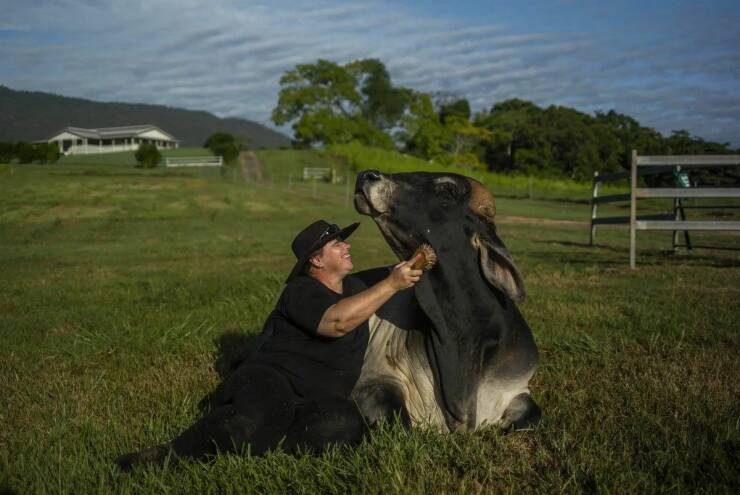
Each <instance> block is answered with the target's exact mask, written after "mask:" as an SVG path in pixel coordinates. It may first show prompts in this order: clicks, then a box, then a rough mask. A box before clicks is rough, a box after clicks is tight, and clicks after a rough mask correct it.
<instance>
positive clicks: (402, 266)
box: [388, 254, 423, 290]
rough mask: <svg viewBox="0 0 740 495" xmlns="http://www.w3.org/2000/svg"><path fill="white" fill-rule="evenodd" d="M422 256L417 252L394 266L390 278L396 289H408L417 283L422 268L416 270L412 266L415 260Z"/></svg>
mask: <svg viewBox="0 0 740 495" xmlns="http://www.w3.org/2000/svg"><path fill="white" fill-rule="evenodd" d="M419 256H421V255H420V254H417V255H416V256H414V257H413V258H411V259H410V260H408V261H402V262H400V263H399V264H397V265H396V266H394V267H393V271H392V272H391V274H390V275H388V280H389V281H390V283H391V285H392V286H393V288H394V289H396V290H401V289H408V288H409V287H413V286H414V285H416V282H418V281H419V279H421V274H422V273H423V272H422V271H421V270H414V269H413V268H412V266H413V265H414V262H415V261H416V260H417V258H419Z"/></svg>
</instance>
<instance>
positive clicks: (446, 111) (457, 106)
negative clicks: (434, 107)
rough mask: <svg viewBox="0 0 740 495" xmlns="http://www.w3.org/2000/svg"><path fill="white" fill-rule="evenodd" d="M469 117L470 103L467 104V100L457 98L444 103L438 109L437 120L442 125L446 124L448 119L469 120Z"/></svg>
mask: <svg viewBox="0 0 740 495" xmlns="http://www.w3.org/2000/svg"><path fill="white" fill-rule="evenodd" d="M470 115H471V112H470V102H468V100H467V98H458V99H454V100H452V101H448V102H444V103H441V104H440V107H439V119H440V120H441V121H442V123H443V124H446V123H447V119H448V118H449V117H456V118H460V119H464V120H469V119H470Z"/></svg>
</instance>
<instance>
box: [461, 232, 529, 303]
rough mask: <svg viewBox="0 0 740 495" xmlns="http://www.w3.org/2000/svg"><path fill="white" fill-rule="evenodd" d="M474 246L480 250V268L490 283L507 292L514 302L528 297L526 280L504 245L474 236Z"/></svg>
mask: <svg viewBox="0 0 740 495" xmlns="http://www.w3.org/2000/svg"><path fill="white" fill-rule="evenodd" d="M472 243H473V246H474V247H475V248H476V249H477V250H478V257H479V261H480V268H481V271H482V272H483V275H484V276H485V278H486V280H488V283H490V284H491V285H492V286H493V287H495V288H497V289H499V290H501V291H503V292H505V293H506V294H508V296H509V297H510V298H511V299H512V300H514V301H523V300H524V298H525V297H526V295H527V292H526V290H525V289H524V279H522V275H521V274H520V273H519V270H518V269H517V267H516V265H515V264H514V261H513V260H512V259H511V255H509V251H508V250H507V249H506V248H505V247H504V246H503V245H497V244H498V243H495V242H490V241H488V240H485V239H483V238H481V237H480V236H479V235H478V234H474V235H473V239H472Z"/></svg>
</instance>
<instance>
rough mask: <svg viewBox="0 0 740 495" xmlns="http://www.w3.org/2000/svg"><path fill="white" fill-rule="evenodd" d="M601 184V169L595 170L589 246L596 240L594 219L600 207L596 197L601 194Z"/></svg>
mask: <svg viewBox="0 0 740 495" xmlns="http://www.w3.org/2000/svg"><path fill="white" fill-rule="evenodd" d="M599 184H600V182H599V171H598V170H596V171H594V179H593V185H592V189H591V235H590V236H589V239H588V245H589V246H593V245H594V240H595V239H596V225H595V224H594V220H596V210H597V208H598V203H597V202H596V198H597V197H598V196H599Z"/></svg>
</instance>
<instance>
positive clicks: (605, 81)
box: [0, 0, 740, 145]
mask: <svg viewBox="0 0 740 495" xmlns="http://www.w3.org/2000/svg"><path fill="white" fill-rule="evenodd" d="M9 3H10V5H8V6H7V7H6V8H5V9H4V10H5V11H6V12H7V11H12V12H13V13H14V15H13V17H12V18H6V19H4V20H3V21H0V82H1V83H2V84H6V85H8V86H10V87H13V88H17V89H35V90H41V91H51V92H55V93H60V94H66V95H70V96H78V97H88V98H94V99H102V100H117V101H132V102H148V103H164V104H167V105H170V106H176V107H185V108H194V109H202V110H208V111H212V112H214V113H217V114H219V115H221V116H239V117H245V118H249V119H252V120H257V121H260V122H263V123H267V124H269V116H270V112H271V109H272V107H273V106H274V104H275V102H276V101H277V93H278V91H279V86H278V81H279V78H280V76H281V75H282V74H283V72H284V71H286V70H288V69H291V68H292V67H294V66H295V65H296V64H298V63H310V62H313V61H315V60H316V59H317V58H327V59H330V60H334V61H337V62H346V61H349V60H353V59H360V58H366V57H377V58H380V59H381V60H382V61H383V62H384V63H385V64H386V66H387V67H388V68H389V70H390V72H391V75H392V76H393V78H394V81H395V82H396V83H398V84H402V85H406V86H410V87H413V88H414V89H419V90H424V91H436V90H445V91H449V92H453V93H455V94H459V95H461V96H466V97H468V98H469V100H470V101H471V103H472V104H473V105H474V107H476V109H482V108H488V107H490V106H491V105H492V104H493V103H495V102H496V101H500V100H502V99H505V98H511V97H519V98H524V99H530V100H533V101H535V102H536V103H538V104H541V105H549V104H568V105H575V106H576V107H577V108H579V109H582V110H592V109H597V108H601V109H609V108H612V107H613V108H615V109H617V110H618V111H623V112H625V113H628V114H630V115H632V116H634V117H635V118H637V119H638V120H640V121H641V122H642V123H643V124H645V125H649V126H654V127H657V128H658V129H659V130H661V131H663V132H668V131H670V130H671V129H674V128H688V129H689V130H691V131H692V132H693V133H694V134H697V135H700V136H702V137H705V138H707V139H718V140H724V141H732V142H733V143H734V144H735V145H740V135H739V134H740V133H739V132H738V130H740V111H739V110H740V108H739V107H740V104H739V103H738V100H737V96H736V95H737V94H738V93H739V91H738V89H740V87H739V84H738V81H739V80H740V58H739V57H738V54H737V51H736V50H734V49H732V48H731V47H732V46H733V43H734V42H737V41H740V35H739V34H738V31H737V30H734V31H733V30H732V29H731V27H732V26H734V25H735V24H733V23H732V22H729V21H727V22H725V23H724V24H722V25H723V26H725V28H729V30H728V31H726V32H724V33H715V36H714V37H713V38H711V37H709V36H708V35H707V33H706V30H702V29H694V28H693V27H692V26H691V24H690V23H687V26H688V27H687V28H686V29H685V32H686V34H685V36H678V37H677V36H674V35H673V34H671V33H670V32H669V33H668V34H665V35H663V36H660V35H658V36H657V37H655V38H651V42H650V43H648V42H647V41H646V38H645V37H644V36H643V35H634V34H635V33H634V32H619V31H618V30H614V31H612V32H608V33H603V34H602V35H593V34H589V35H586V34H582V33H569V32H567V31H562V32H555V31H550V32H540V31H537V30H536V29H532V30H530V32H522V31H521V30H519V31H516V30H514V29H513V28H512V27H511V26H508V25H507V23H506V19H498V20H497V22H496V23H495V24H493V25H491V24H486V23H484V22H478V21H477V20H475V19H473V20H472V21H469V22H468V23H463V22H462V21H461V19H455V20H452V19H446V18H444V17H441V16H439V17H438V16H434V15H431V14H423V13H421V12H420V11H415V10H411V8H396V7H394V5H393V4H391V3H384V2H382V1H374V0H366V1H363V2H352V3H349V2H336V3H333V2H332V1H328V0H327V1H324V2H320V3H319V4H318V5H317V4H316V2H305V1H303V2H287V1H281V2H270V3H269V4H267V3H265V4H260V3H258V2H242V1H232V0H213V1H211V2H208V3H205V2H201V1H196V0H177V1H174V0H160V1H144V0H131V1H129V2H112V1H108V2H106V1H92V0H91V1H83V0H66V1H63V2H60V1H40V2H33V3H32V4H31V2H27V1H23V2H15V1H11V2H9ZM700 22H701V25H702V26H704V27H707V26H710V25H711V23H710V20H709V19H707V18H705V17H702V18H701V19H700ZM29 26H34V29H33V30H30V29H28V27H29ZM698 46H701V47H704V49H699V48H697V47H698ZM734 46H737V45H736V44H735V45H734Z"/></svg>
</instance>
